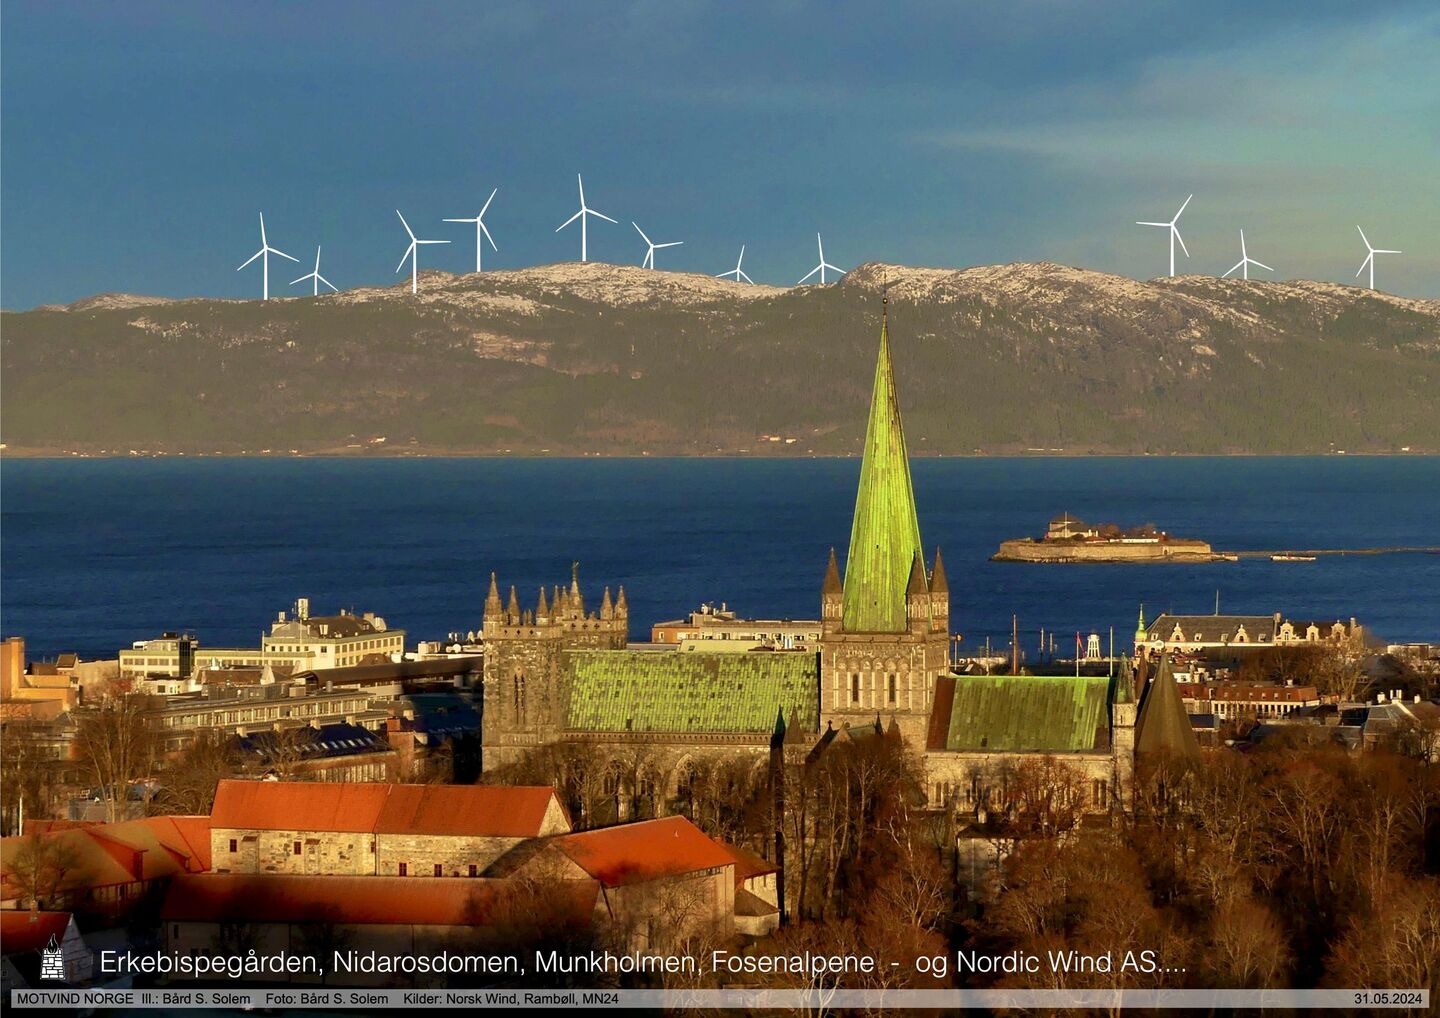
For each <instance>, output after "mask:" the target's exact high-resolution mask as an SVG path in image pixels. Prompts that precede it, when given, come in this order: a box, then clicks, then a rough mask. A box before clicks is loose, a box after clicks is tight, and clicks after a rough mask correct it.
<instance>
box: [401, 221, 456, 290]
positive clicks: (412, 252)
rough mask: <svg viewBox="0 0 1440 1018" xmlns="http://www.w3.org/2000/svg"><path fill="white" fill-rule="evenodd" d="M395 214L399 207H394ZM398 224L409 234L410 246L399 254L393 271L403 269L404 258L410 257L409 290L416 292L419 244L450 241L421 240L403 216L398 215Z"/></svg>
mask: <svg viewBox="0 0 1440 1018" xmlns="http://www.w3.org/2000/svg"><path fill="white" fill-rule="evenodd" d="M395 214H396V215H397V216H400V210H399V209H396V210H395ZM400 224H401V225H402V226H404V227H405V232H406V233H408V234H410V246H409V247H407V248H406V249H405V253H404V254H403V255H401V256H400V264H399V265H397V266H395V271H396V272H399V271H400V270H401V269H403V268H404V267H405V259H406V258H409V259H410V292H411V293H416V292H417V291H418V290H419V278H420V266H419V261H420V247H419V245H421V244H448V243H450V242H449V241H448V240H421V239H420V238H419V237H417V236H415V231H414V230H412V229H410V224H409V223H407V222H405V217H404V216H400Z"/></svg>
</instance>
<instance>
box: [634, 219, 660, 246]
mask: <svg viewBox="0 0 1440 1018" xmlns="http://www.w3.org/2000/svg"><path fill="white" fill-rule="evenodd" d="M630 225H631V226H633V227H635V232H636V233H638V234H640V237H641V239H643V240H644V241H645V243H647V244H649V243H650V238H649V237H646V236H645V231H644V230H642V229H640V224H639V223H637V222H635V220H633V219H632V220H630ZM651 247H654V245H653V244H651Z"/></svg>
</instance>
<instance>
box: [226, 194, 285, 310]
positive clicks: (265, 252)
mask: <svg viewBox="0 0 1440 1018" xmlns="http://www.w3.org/2000/svg"><path fill="white" fill-rule="evenodd" d="M272 254H277V255H279V256H280V257H281V258H290V260H291V261H292V262H295V263H296V264H297V265H298V264H299V263H300V259H299V258H291V257H290V255H287V254H286V253H285V252H284V251H281V250H279V249H277V248H273V247H271V246H270V242H269V241H267V240H266V239H265V213H263V212H262V213H260V250H259V251H256V252H255V253H254V254H253V255H251V256H250V257H249V258H247V259H245V265H249V264H250V263H251V262H253V261H254V260H255V259H256V258H259V259H260V266H261V269H262V276H261V278H262V279H263V282H262V283H261V290H260V293H261V295H262V296H261V298H260V299H261V300H269V299H270V256H271V255H272ZM245 265H241V266H240V267H239V268H237V269H236V270H235V271H236V272H239V271H240V269H243V268H244V267H245Z"/></svg>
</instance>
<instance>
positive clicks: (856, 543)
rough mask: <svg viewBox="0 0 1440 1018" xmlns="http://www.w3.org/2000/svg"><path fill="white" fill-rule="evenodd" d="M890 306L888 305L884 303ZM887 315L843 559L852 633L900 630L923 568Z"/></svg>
mask: <svg viewBox="0 0 1440 1018" xmlns="http://www.w3.org/2000/svg"><path fill="white" fill-rule="evenodd" d="M887 310H888V309H887ZM887 317H888V316H887V315H886V314H885V313H884V312H882V315H881V319H880V357H879V359H878V360H877V362H876V364H875V391H874V393H873V395H872V396H871V397H870V421H869V423H868V424H867V425H866V427H865V459H864V461H863V462H862V463H861V465H860V490H859V491H858V492H857V493H856V495H855V522H854V524H852V526H851V528H850V554H849V557H848V558H847V559H846V562H845V599H844V615H843V620H844V622H843V624H844V627H845V629H846V630H847V631H849V632H852V633H903V632H904V631H905V630H906V628H907V624H906V617H905V590H906V586H907V583H908V581H909V579H910V573H911V570H912V569H913V568H915V567H916V564H917V560H918V563H919V568H920V569H921V570H922V571H923V569H924V565H923V563H924V557H923V555H922V553H921V551H920V523H919V521H918V520H917V519H916V517H915V492H914V491H913V489H912V488H911V486H910V460H909V457H908V456H907V455H906V453H905V431H904V429H903V428H902V427H901V424H900V404H899V402H898V401H897V400H896V398H895V370H894V367H893V366H892V365H891V363H890V332H889V323H888V321H887Z"/></svg>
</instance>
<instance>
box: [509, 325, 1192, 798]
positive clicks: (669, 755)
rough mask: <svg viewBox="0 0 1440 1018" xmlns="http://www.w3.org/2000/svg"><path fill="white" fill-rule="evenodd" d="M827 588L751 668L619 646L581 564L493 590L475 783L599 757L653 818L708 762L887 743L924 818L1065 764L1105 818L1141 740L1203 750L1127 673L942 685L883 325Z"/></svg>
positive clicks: (936, 582) (616, 608)
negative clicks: (791, 638) (915, 768)
mask: <svg viewBox="0 0 1440 1018" xmlns="http://www.w3.org/2000/svg"><path fill="white" fill-rule="evenodd" d="M823 575H824V579H823V581H822V584H821V588H820V620H819V622H818V624H816V626H815V628H816V629H818V630H819V632H820V637H819V640H818V641H817V644H816V645H815V647H812V648H807V649H799V650H784V649H780V650H753V651H748V652H744V653H723V652H719V653H710V652H706V651H705V650H704V649H703V648H697V649H694V650H692V651H690V652H683V653H682V652H679V651H658V650H655V649H648V650H638V649H627V646H626V644H627V633H628V623H629V618H628V607H627V605H626V601H625V592H624V590H623V588H622V589H619V590H618V591H617V593H616V596H615V597H614V598H613V599H612V597H611V592H610V590H609V588H606V589H605V591H604V593H603V595H602V596H601V601H600V606H599V608H598V610H589V609H587V606H586V605H587V602H586V599H585V596H584V594H583V592H582V590H581V587H580V580H579V574H578V567H577V568H576V569H574V570H572V574H571V577H570V583H569V585H568V587H558V586H557V587H553V588H551V590H550V591H549V592H548V593H547V591H546V590H545V589H544V588H543V587H542V588H541V589H540V591H539V596H538V598H537V599H536V600H535V601H534V602H533V604H534V607H533V608H529V607H526V608H522V607H521V603H520V600H519V596H518V594H517V593H516V590H515V588H514V587H511V588H510V591H509V595H508V597H507V598H505V599H504V600H502V598H501V594H500V587H499V584H498V583H497V581H496V578H495V577H494V576H493V575H492V577H491V580H490V589H489V594H488V596H487V598H486V600H485V614H484V623H483V627H482V628H483V633H484V642H485V671H484V691H483V720H482V741H483V748H482V758H483V761H482V766H483V767H484V769H485V770H486V771H493V770H497V769H500V768H504V767H506V766H507V765H509V764H512V763H515V762H517V761H519V760H520V759H521V758H523V757H524V755H525V754H526V753H527V752H528V751H531V750H533V749H535V748H537V747H540V746H542V745H548V744H554V743H561V744H564V743H585V744H589V745H592V746H603V747H607V748H608V749H607V753H606V757H607V758H608V759H611V760H613V761H614V769H615V773H614V775H613V776H612V777H610V778H609V779H607V780H608V781H609V783H611V784H614V785H616V786H623V785H626V784H627V783H628V784H631V785H633V787H628V788H620V787H617V789H616V790H617V791H620V792H622V798H623V799H626V800H629V801H645V802H649V803H652V804H653V806H654V808H655V809H656V810H657V811H663V810H664V804H665V803H666V802H670V801H673V800H674V799H675V797H676V796H677V794H679V792H680V790H681V789H682V788H683V787H684V786H685V783H686V781H687V775H690V774H693V770H692V768H693V767H695V766H696V765H698V764H699V763H700V761H701V760H702V758H712V757H714V756H716V755H723V756H728V757H731V758H739V759H742V760H750V761H753V765H754V766H755V767H757V768H759V767H763V766H764V765H765V757H766V754H767V753H768V752H769V749H770V744H771V741H772V736H777V737H778V735H779V734H780V733H783V735H784V738H785V741H786V742H787V744H789V745H791V746H794V747H795V748H797V749H798V748H799V747H800V746H801V745H805V746H807V747H808V746H810V745H813V746H814V747H815V749H816V750H822V749H823V747H824V746H826V745H829V744H830V743H831V742H833V741H834V740H836V739H854V738H868V737H871V736H874V735H877V734H881V733H884V734H887V735H889V736H891V737H894V736H897V735H898V736H899V737H901V738H903V739H904V741H905V743H906V745H907V746H908V747H909V748H910V749H911V750H913V751H914V752H916V753H917V754H920V755H921V756H922V757H923V760H924V765H925V773H926V783H927V787H926V792H927V794H928V795H930V796H931V798H932V803H935V804H939V802H947V803H952V804H954V805H955V806H957V807H975V808H978V807H979V806H980V805H982V804H983V803H984V802H985V801H986V800H987V799H988V798H989V797H990V795H991V794H992V792H994V793H1000V792H1001V790H1002V787H1003V785H1004V783H1005V781H1006V780H1007V778H1006V776H1007V775H1010V774H1013V773H1014V768H1015V767H1016V766H1017V765H1018V764H1019V763H1021V762H1023V761H1024V760H1025V759H1026V758H1036V757H1041V756H1044V757H1055V758H1060V759H1063V760H1064V761H1066V762H1067V763H1069V764H1070V765H1071V766H1072V767H1074V768H1075V769H1076V771H1077V772H1078V773H1079V774H1080V775H1081V776H1083V778H1084V779H1085V780H1087V781H1088V782H1089V783H1090V786H1089V788H1088V789H1087V794H1088V797H1089V798H1090V800H1091V804H1092V805H1093V806H1094V807H1096V808H1104V807H1106V806H1107V805H1110V804H1113V803H1116V802H1118V801H1120V800H1119V799H1118V798H1117V797H1120V796H1124V795H1125V794H1126V789H1127V788H1128V785H1129V781H1130V776H1131V773H1132V770H1133V765H1134V754H1135V747H1136V745H1137V741H1138V742H1139V743H1140V744H1141V745H1142V748H1143V746H1144V745H1145V744H1146V743H1147V742H1148V743H1150V744H1153V745H1154V746H1155V748H1170V749H1175V750H1177V751H1188V750H1189V748H1190V747H1193V745H1194V742H1193V736H1191V737H1190V740H1189V742H1188V743H1185V744H1179V743H1184V738H1183V737H1184V736H1185V735H1189V734H1190V732H1189V724H1188V722H1185V719H1184V715H1183V709H1182V707H1181V704H1180V699H1179V696H1178V695H1176V696H1173V697H1168V696H1167V697H1155V696H1150V697H1147V698H1146V701H1145V702H1144V703H1143V704H1142V705H1140V706H1137V703H1136V699H1137V698H1136V696H1135V693H1134V690H1133V689H1132V688H1131V683H1130V679H1129V672H1128V669H1126V670H1125V671H1124V673H1123V676H1122V678H1121V679H1120V680H1113V681H1112V680H1111V679H1109V678H1107V677H1105V676H1098V677H1094V676H1033V675H990V676H967V675H957V674H953V673H952V671H951V669H950V667H949V664H948V653H947V648H948V646H949V641H950V581H949V578H948V577H947V575H946V570H945V565H944V563H943V561H942V560H941V556H940V552H939V550H938V549H937V550H936V551H935V553H934V556H933V558H931V559H930V560H929V561H928V563H927V559H926V556H925V553H924V550H923V547H922V545H921V539H920V526H919V522H918V519H917V516H916V511H915V495H914V490H913V487H912V485H911V479H910V463H909V457H908V455H907V453H906V447H905V432H904V428H903V426H902V424H901V418H900V406H899V401H898V398H897V395H896V389H895V375H894V368H893V365H892V362H891V349H890V336H889V322H888V308H887V313H886V314H884V315H882V322H881V328H880V350H879V356H878V358H877V359H876V364H875V381H874V390H873V394H872V397H871V401H870V412H869V420H868V423H867V425H866V433H865V450H864V459H863V461H862V463H861V467H860V483H859V488H858V491H857V494H856V497H855V515H854V521H853V524H852V526H851V530H850V545H849V548H848V550H847V552H846V556H845V571H844V573H843V575H842V574H841V572H840V568H839V562H838V560H837V557H836V555H835V552H834V550H833V549H832V550H831V552H830V558H829V562H828V563H827V564H826V567H825V570H824V574H823ZM1162 684H1165V685H1169V686H1173V685H1174V680H1173V678H1171V677H1170V675H1169V669H1168V668H1161V669H1160V670H1159V674H1158V675H1157V677H1156V681H1155V682H1154V683H1152V687H1158V686H1160V685H1162ZM1143 692H1144V691H1143V690H1142V693H1143ZM1152 701H1153V702H1152ZM1152 707H1153V708H1154V710H1151V709H1150V708H1152ZM1156 712H1160V713H1166V714H1169V713H1176V712H1178V713H1179V715H1180V716H1179V717H1178V718H1166V719H1165V723H1163V724H1151V727H1152V729H1153V731H1152V732H1151V733H1150V734H1151V736H1152V737H1151V738H1150V739H1148V740H1146V739H1145V738H1144V733H1143V730H1144V729H1145V727H1146V726H1147V723H1148V721H1147V718H1146V715H1147V714H1148V713H1156ZM1137 714H1138V720H1137ZM777 716H778V718H779V719H780V721H779V723H777ZM1176 722H1179V724H1177V723H1176ZM1167 733H1168V734H1167ZM1172 741H1177V745H1175V746H1170V745H1168V743H1170V742H1172ZM812 753H813V750H812ZM622 761H623V762H622ZM937 800H938V801H937Z"/></svg>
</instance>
